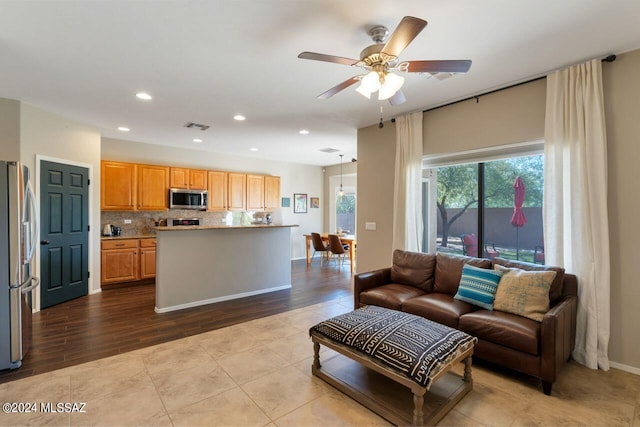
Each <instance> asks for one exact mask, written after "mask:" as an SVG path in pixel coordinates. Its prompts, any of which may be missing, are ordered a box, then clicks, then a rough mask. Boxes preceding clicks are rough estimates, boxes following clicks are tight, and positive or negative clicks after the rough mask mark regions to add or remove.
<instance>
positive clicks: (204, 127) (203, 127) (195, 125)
mask: <svg viewBox="0 0 640 427" xmlns="http://www.w3.org/2000/svg"><path fill="white" fill-rule="evenodd" d="M184 127H186V128H189V129H197V130H207V129H209V128H210V127H211V126H209V125H201V124H200V123H193V122H189V123H187V124H185V125H184Z"/></svg>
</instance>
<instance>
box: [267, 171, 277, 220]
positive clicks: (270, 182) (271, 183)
mask: <svg viewBox="0 0 640 427" xmlns="http://www.w3.org/2000/svg"><path fill="white" fill-rule="evenodd" d="M279 207H280V177H279V176H265V177H264V209H265V210H267V211H268V210H272V209H277V208H279Z"/></svg>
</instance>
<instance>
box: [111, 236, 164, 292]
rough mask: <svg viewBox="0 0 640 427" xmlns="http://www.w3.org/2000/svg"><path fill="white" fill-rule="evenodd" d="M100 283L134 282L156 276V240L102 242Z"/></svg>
mask: <svg viewBox="0 0 640 427" xmlns="http://www.w3.org/2000/svg"><path fill="white" fill-rule="evenodd" d="M101 259H102V266H101V270H102V277H101V283H102V284H103V285H109V284H113V283H122V282H135V281H138V280H143V279H151V278H154V277H155V276H156V239H114V240H103V241H102V251H101Z"/></svg>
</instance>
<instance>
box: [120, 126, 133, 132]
mask: <svg viewBox="0 0 640 427" xmlns="http://www.w3.org/2000/svg"><path fill="white" fill-rule="evenodd" d="M118 130H119V131H120V132H129V131H130V130H131V129H129V128H128V127H124V126H120V127H118Z"/></svg>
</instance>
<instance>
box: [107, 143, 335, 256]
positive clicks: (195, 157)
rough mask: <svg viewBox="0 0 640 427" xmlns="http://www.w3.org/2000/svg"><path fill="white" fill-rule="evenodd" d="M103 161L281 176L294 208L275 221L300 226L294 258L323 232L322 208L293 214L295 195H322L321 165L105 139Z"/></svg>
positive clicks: (293, 243)
mask: <svg viewBox="0 0 640 427" xmlns="http://www.w3.org/2000/svg"><path fill="white" fill-rule="evenodd" d="M102 158H103V159H105V160H119V161H127V162H138V163H150V164H159V165H168V166H184V167H192V168H203V169H219V170H226V171H241V172H253V173H258V174H265V175H276V176H279V177H280V191H281V196H282V197H289V198H290V199H291V207H289V208H280V209H279V210H276V211H275V212H274V219H273V220H274V222H280V223H284V224H298V225H300V227H295V228H292V229H291V258H292V259H299V258H304V257H305V247H304V243H305V239H304V237H303V235H304V234H308V233H311V232H313V231H316V230H319V229H321V227H322V224H323V222H322V221H323V215H322V214H323V210H322V209H310V208H307V213H306V214H294V213H293V193H305V194H307V195H308V197H319V196H320V195H322V194H323V192H322V189H323V177H322V167H320V166H310V165H302V164H297V163H288V162H275V161H264V160H261V159H255V158H251V157H240V156H230V155H225V154H220V153H212V152H209V151H200V150H192V149H179V148H176V147H168V146H164V145H151V144H144V143H141V142H131V141H122V140H118V139H110V138H103V139H102ZM321 203H322V201H321Z"/></svg>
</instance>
